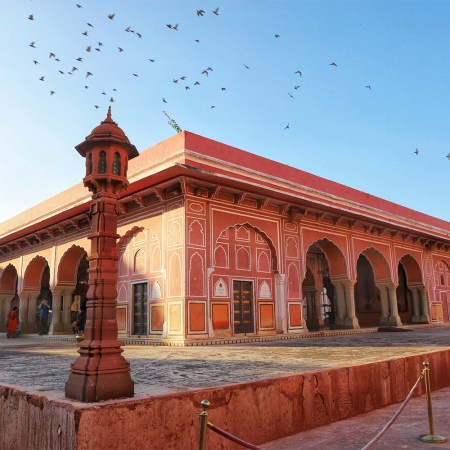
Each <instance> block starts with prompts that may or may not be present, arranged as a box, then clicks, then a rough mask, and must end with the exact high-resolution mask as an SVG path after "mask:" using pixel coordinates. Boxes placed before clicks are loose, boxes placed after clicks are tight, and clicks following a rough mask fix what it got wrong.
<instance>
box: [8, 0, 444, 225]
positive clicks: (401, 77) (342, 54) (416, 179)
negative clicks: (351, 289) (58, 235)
mask: <svg viewBox="0 0 450 450" xmlns="http://www.w3.org/2000/svg"><path fill="white" fill-rule="evenodd" d="M77 2H78V4H79V5H81V6H82V7H81V8H78V7H77V6H76V3H77ZM216 8H219V10H218V14H217V15H216V14H214V13H213V12H212V11H213V10H215V9H216ZM200 9H201V10H204V14H203V15H200V16H199V15H197V10H200ZM112 14H114V17H113V18H112V19H110V18H108V15H112ZM30 15H33V20H29V19H28V17H29V16H30ZM449 20H450V2H448V1H430V0H427V1H340V0H335V1H322V0H315V1H312V0H311V1H302V0H291V1H282V0H279V1H268V0H254V1H253V0H247V1H245V0H239V1H234V0H222V1H220V0H218V1H216V0H214V1H213V2H212V1H209V0H205V1H189V0H180V1H171V0H165V1H162V0H161V1H151V0H147V1H137V0H136V1H132V0H128V1H127V0H120V1H119V0H118V1H114V0H108V1H95V0H75V1H66V0H58V1H57V0H53V1H49V0H47V1H46V0H15V1H14V2H12V1H10V0H0V42H1V43H2V44H1V46H0V48H1V53H2V69H1V71H0V83H1V86H2V89H1V91H0V100H1V102H0V104H1V108H0V124H1V125H0V126H1V135H2V145H1V148H0V152H1V165H2V169H3V170H2V188H3V189H2V191H3V195H2V196H1V209H0V222H2V221H4V220H6V219H7V218H9V217H11V216H13V215H15V214H17V213H19V212H21V211H23V210H24V209H27V208H30V207H32V206H33V205H34V204H36V203H38V202H40V201H42V200H45V199H46V198H48V197H51V196H52V195H54V194H56V193H58V192H60V191H61V190H63V189H66V188H68V187H70V186H72V185H74V184H76V183H78V182H79V181H81V180H82V178H83V175H84V160H83V159H82V158H81V157H80V156H79V154H78V153H77V152H76V150H75V149H74V147H75V145H77V144H79V143H80V142H82V141H83V140H84V138H85V137H86V136H87V135H88V134H89V133H90V131H91V130H92V129H93V128H94V127H95V126H97V125H98V124H99V123H100V122H101V121H102V120H103V119H104V118H105V116H106V111H107V108H108V106H110V105H111V106H112V111H113V118H114V120H115V121H116V122H118V124H119V126H120V127H121V128H123V130H124V131H125V132H126V133H127V135H128V137H129V138H130V140H131V142H132V143H133V144H134V145H135V146H136V147H137V148H138V150H139V151H142V150H145V149H147V148H149V147H151V146H152V145H154V144H156V143H158V142H160V141H162V140H164V139H166V138H168V137H169V136H171V135H172V134H174V132H175V131H174V130H173V129H172V128H171V127H170V126H169V125H168V124H167V119H166V117H165V116H164V115H163V113H162V111H163V110H165V111H167V112H168V113H169V114H170V116H171V117H172V118H173V119H175V120H176V121H177V123H178V124H179V125H180V127H181V128H183V129H185V130H188V131H191V132H193V133H197V134H200V135H202V136H206V137H208V138H211V139H215V140H217V141H220V142H223V143H226V144H229V145H232V146H235V147H238V148H241V149H244V150H247V151H250V152H253V153H255V154H258V155H262V156H264V157H267V158H271V159H274V160H277V161H280V162H282V163H285V164H288V165H290V166H294V167H297V168H299V169H302V170H305V171H307V172H311V173H313V174H316V175H319V176H322V177H325V178H328V179H331V180H334V181H337V182H340V183H342V184H345V185H348V186H351V187H354V188H356V189H359V190H361V191H364V192H368V193H370V194H372V195H376V196H379V197H382V198H385V199H387V200H390V201H393V202H395V203H399V204H401V205H404V206H407V207H410V208H412V209H415V210H418V211H421V212H424V213H427V214H430V215H432V216H436V217H439V218H442V219H445V220H447V221H450V208H449V198H450V183H449V172H450V160H448V159H447V157H446V155H447V154H448V153H449V152H450V127H449V120H450V114H449V113H450V89H449V85H450V58H449V48H450V27H449V26H448V23H449ZM88 23H90V24H91V25H92V27H91V26H89V25H87V24H88ZM176 24H178V27H177V29H174V28H169V27H168V26H167V25H172V27H174V26H175V25H176ZM126 29H128V30H129V31H126ZM86 31H87V36H86V35H83V34H82V33H84V32H86ZM138 33H139V34H141V37H139V35H138ZM275 35H279V37H278V38H277V37H275ZM196 40H198V41H199V42H196ZM32 42H34V47H31V46H30V44H31V43H32ZM100 43H101V44H102V45H100ZM88 46H91V51H90V52H88V51H86V48H87V47H88ZM119 47H120V48H121V49H123V51H119ZM96 49H99V50H96ZM50 53H54V54H55V56H54V57H49V55H50ZM79 57H81V58H82V59H83V60H82V61H77V58H79ZM57 59H58V60H59V61H57ZM150 60H154V62H152V61H150ZM34 61H37V63H36V64H35V63H34ZM331 63H335V64H336V66H334V65H330V64H331ZM245 66H248V67H249V68H246V67H245ZM73 67H76V68H77V70H74V69H73ZM208 68H209V69H208ZM206 69H208V70H206ZM211 69H212V70H211ZM205 70H206V72H207V73H208V75H206V74H205V73H202V72H203V71H205ZM60 71H61V72H63V73H61V72H60ZM297 71H301V74H302V75H301V76H300V75H299V74H298V73H296V72H297ZM69 72H71V73H69ZM87 72H91V73H92V75H90V76H88V77H86V74H87ZM133 74H136V75H137V76H135V75H133ZM41 77H44V81H41V80H40V78H41ZM181 77H186V78H185V79H184V80H181V79H180V78H181ZM174 80H178V81H177V82H174ZM195 82H199V83H200V84H199V85H197V84H195ZM85 86H88V87H87V88H85ZM366 86H370V89H369V88H368V87H366ZM296 87H297V88H296ZM187 88H188V89H187ZM51 91H54V94H53V95H51V94H50V92H51ZM103 92H104V93H105V94H103ZM111 97H113V99H114V102H111V101H110V99H111ZM163 98H164V99H165V100H166V102H167V103H165V102H163ZM95 105H97V106H98V108H95ZM287 124H289V128H287V129H285V127H286V125H287ZM416 148H418V149H419V154H418V155H416V154H415V153H414V151H415V149H416ZM280 175H282V174H280Z"/></svg>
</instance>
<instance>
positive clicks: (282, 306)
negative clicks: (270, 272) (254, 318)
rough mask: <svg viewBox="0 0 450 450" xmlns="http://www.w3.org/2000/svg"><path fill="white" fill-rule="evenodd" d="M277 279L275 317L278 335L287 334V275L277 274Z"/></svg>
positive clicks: (275, 276)
mask: <svg viewBox="0 0 450 450" xmlns="http://www.w3.org/2000/svg"><path fill="white" fill-rule="evenodd" d="M274 278H275V317H276V324H275V326H276V330H277V333H279V334H283V333H287V317H286V275H285V274H283V273H276V274H275V275H274Z"/></svg>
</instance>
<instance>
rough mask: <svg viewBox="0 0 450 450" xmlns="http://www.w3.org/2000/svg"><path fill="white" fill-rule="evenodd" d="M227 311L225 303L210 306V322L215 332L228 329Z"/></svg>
mask: <svg viewBox="0 0 450 450" xmlns="http://www.w3.org/2000/svg"><path fill="white" fill-rule="evenodd" d="M229 309H230V308H229V305H228V304H226V303H219V304H217V303H216V304H213V305H212V322H213V328H214V329H215V330H227V329H228V328H229V327H230V314H229Z"/></svg>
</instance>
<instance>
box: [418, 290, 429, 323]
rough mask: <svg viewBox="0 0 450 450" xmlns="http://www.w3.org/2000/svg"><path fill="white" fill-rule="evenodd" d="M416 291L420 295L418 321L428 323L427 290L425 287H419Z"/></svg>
mask: <svg viewBox="0 0 450 450" xmlns="http://www.w3.org/2000/svg"><path fill="white" fill-rule="evenodd" d="M418 291H419V294H420V304H421V305H422V308H421V315H420V320H421V322H423V323H430V309H429V308H430V304H429V303H428V292H427V288H426V287H425V286H421V287H420V288H419V289H418Z"/></svg>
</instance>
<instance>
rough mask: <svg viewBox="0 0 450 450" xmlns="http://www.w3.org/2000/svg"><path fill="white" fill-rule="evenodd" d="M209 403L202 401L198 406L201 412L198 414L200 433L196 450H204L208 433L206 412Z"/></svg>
mask: <svg viewBox="0 0 450 450" xmlns="http://www.w3.org/2000/svg"><path fill="white" fill-rule="evenodd" d="M210 404H211V403H210V402H209V401H208V400H202V401H201V403H200V405H201V406H202V409H203V411H202V412H200V413H198V418H199V419H200V433H199V436H198V450H206V432H207V431H208V411H207V409H208V408H209V405H210Z"/></svg>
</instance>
